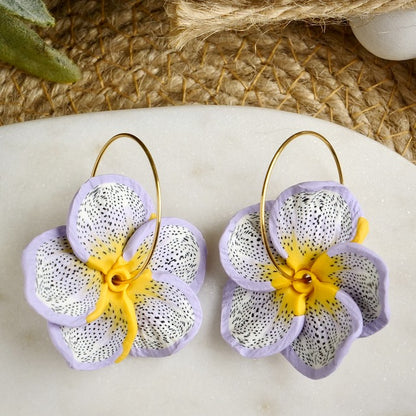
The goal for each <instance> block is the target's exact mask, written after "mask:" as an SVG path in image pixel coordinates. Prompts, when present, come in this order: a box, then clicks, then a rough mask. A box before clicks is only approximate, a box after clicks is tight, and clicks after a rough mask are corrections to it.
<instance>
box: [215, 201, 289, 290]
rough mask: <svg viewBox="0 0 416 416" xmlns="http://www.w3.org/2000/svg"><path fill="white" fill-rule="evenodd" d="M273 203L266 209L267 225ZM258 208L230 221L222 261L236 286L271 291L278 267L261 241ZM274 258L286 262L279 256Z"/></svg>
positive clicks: (242, 213)
mask: <svg viewBox="0 0 416 416" xmlns="http://www.w3.org/2000/svg"><path fill="white" fill-rule="evenodd" d="M272 204H273V202H272V201H268V202H267V203H266V206H265V219H266V224H267V222H268V221H267V219H268V215H269V211H270V208H271V206H272ZM259 207H260V205H259V204H257V205H252V206H250V207H248V208H245V209H243V210H241V211H239V212H238V213H237V214H236V215H235V216H234V217H233V218H232V219H231V221H230V223H229V224H228V226H227V228H226V229H225V231H224V233H223V235H222V237H221V240H220V244H219V247H220V258H221V263H222V266H223V268H224V270H225V271H226V273H227V275H228V276H229V277H230V278H231V279H232V280H234V281H235V282H236V283H237V284H239V285H240V286H242V287H244V288H246V289H249V290H256V291H269V290H271V287H272V286H271V284H270V282H271V281H272V280H273V271H274V270H275V268H274V266H273V267H271V261H270V258H269V255H268V253H267V251H266V248H265V246H264V244H263V241H262V238H261V232H260V214H259ZM269 245H270V246H271V248H272V245H271V244H269ZM275 258H276V259H277V260H278V262H279V263H283V259H281V258H279V256H278V255H277V254H276V255H275Z"/></svg>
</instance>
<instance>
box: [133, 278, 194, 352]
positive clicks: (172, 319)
mask: <svg viewBox="0 0 416 416" xmlns="http://www.w3.org/2000/svg"><path fill="white" fill-rule="evenodd" d="M147 289H148V290H146V294H145V293H137V294H136V299H135V309H136V316H137V323H138V333H137V336H136V339H135V340H134V343H133V348H144V349H153V350H161V349H164V348H167V347H170V346H172V345H174V344H175V343H176V342H178V341H179V340H181V339H182V338H183V337H184V336H185V335H186V334H187V333H188V332H189V331H190V330H191V328H192V327H193V325H194V322H195V314H194V311H193V309H192V306H191V304H190V303H189V301H188V299H187V298H186V296H185V295H184V294H183V292H182V291H181V290H179V289H178V288H176V287H175V286H173V285H171V284H168V283H160V282H156V281H154V280H153V281H152V283H151V287H149V288H147ZM148 293H154V294H155V296H149V295H148ZM156 294H157V295H156Z"/></svg>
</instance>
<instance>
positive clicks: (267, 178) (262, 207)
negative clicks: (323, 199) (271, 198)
mask: <svg viewBox="0 0 416 416" xmlns="http://www.w3.org/2000/svg"><path fill="white" fill-rule="evenodd" d="M304 135H311V136H315V137H316V138H318V139H319V140H321V141H322V142H323V143H325V145H326V146H327V147H328V149H329V150H330V152H331V154H332V157H333V158H334V161H335V164H336V166H337V170H338V177H339V182H340V184H343V183H344V178H343V175H342V169H341V164H340V163H339V159H338V156H337V154H336V152H335V149H334V148H333V147H332V145H331V143H330V142H329V141H328V140H327V139H326V138H325V137H324V136H322V134H319V133H317V132H315V131H309V130H304V131H300V132H297V133H295V134H293V135H292V136H290V137H289V138H288V139H286V140H285V141H284V142H283V144H282V145H281V146H280V147H279V148H278V149H277V151H276V153H275V154H274V156H273V159H272V160H271V162H270V165H269V168H268V169H267V173H266V176H265V178H264V182H263V188H262V191H261V198H260V231H261V238H262V240H263V244H264V246H265V248H266V251H267V254H268V255H269V257H270V260H271V262H272V263H273V265H274V266H275V267H276V269H277V270H278V271H279V272H280V273H282V274H283V275H284V276H286V277H288V276H287V274H286V273H285V271H284V270H283V269H282V267H281V266H280V265H279V264H278V263H277V261H276V259H275V258H274V256H273V253H272V250H271V248H270V245H269V243H268V241H267V234H266V221H265V205H266V193H267V189H268V186H269V182H270V176H271V174H272V171H273V168H274V166H275V164H276V162H277V159H278V158H279V157H280V155H281V154H282V153H283V151H284V150H285V148H286V147H287V145H288V144H289V143H291V142H292V141H293V140H295V139H297V138H298V137H300V136H304Z"/></svg>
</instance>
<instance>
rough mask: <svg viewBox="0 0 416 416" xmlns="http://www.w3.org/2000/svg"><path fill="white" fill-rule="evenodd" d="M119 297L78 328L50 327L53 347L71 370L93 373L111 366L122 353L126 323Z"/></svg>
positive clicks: (50, 325)
mask: <svg viewBox="0 0 416 416" xmlns="http://www.w3.org/2000/svg"><path fill="white" fill-rule="evenodd" d="M121 297H122V294H114V293H112V299H111V300H110V302H109V303H108V305H107V307H106V309H105V310H104V312H103V313H102V315H101V316H100V317H98V318H97V319H96V320H95V321H93V322H90V323H88V324H85V325H82V326H78V327H68V326H64V325H55V324H52V323H50V324H49V334H50V337H51V339H52V342H53V344H54V345H55V347H56V348H57V349H58V351H59V352H60V353H61V354H62V355H63V356H64V358H65V359H66V361H67V362H68V364H69V365H70V367H72V368H74V369H77V370H95V369H98V368H101V367H104V366H106V365H109V364H112V363H113V362H114V361H116V360H117V358H118V357H119V356H120V355H121V354H122V353H123V342H124V340H125V338H126V336H127V333H128V328H129V323H128V319H127V316H126V311H125V308H124V305H123V302H122V299H121Z"/></svg>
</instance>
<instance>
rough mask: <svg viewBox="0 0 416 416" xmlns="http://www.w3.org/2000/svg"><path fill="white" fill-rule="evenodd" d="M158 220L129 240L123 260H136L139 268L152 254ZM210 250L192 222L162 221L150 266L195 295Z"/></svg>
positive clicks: (139, 230) (151, 222) (145, 225)
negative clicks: (187, 286)
mask: <svg viewBox="0 0 416 416" xmlns="http://www.w3.org/2000/svg"><path fill="white" fill-rule="evenodd" d="M155 225H156V222H155V220H152V221H148V222H147V223H146V224H144V225H142V226H141V227H140V228H139V229H138V230H137V231H136V232H135V233H134V234H133V235H132V236H131V238H130V239H129V241H128V243H127V245H126V247H125V249H124V251H123V258H124V259H125V260H126V261H130V260H131V259H133V258H134V257H138V258H137V268H139V267H140V266H141V264H142V262H143V261H144V259H145V258H146V253H148V251H149V250H150V247H151V244H152V241H153V235H154V230H155ZM206 257H207V248H206V244H205V240H204V238H203V237H202V234H201V233H200V231H199V230H198V229H197V228H196V227H194V226H193V225H192V224H190V223H189V222H187V221H185V220H182V219H178V218H162V220H161V224H160V232H159V237H158V241H157V245H156V249H155V251H154V253H153V255H152V258H151V260H150V263H149V268H150V269H151V270H152V271H165V272H169V273H171V274H173V275H175V276H176V277H178V278H179V279H181V280H182V281H183V282H185V283H186V284H187V285H189V286H190V287H191V289H193V290H194V291H195V292H196V293H197V292H198V291H199V289H200V288H201V286H202V283H203V281H204V276H205V267H206Z"/></svg>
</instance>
